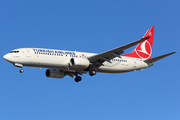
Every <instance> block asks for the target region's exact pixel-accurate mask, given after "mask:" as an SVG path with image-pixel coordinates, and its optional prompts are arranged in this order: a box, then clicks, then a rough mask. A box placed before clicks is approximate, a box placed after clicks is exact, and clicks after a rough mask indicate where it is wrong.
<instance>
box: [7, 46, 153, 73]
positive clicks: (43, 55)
mask: <svg viewBox="0 0 180 120" xmlns="http://www.w3.org/2000/svg"><path fill="white" fill-rule="evenodd" d="M13 51H15V52H13ZM13 51H12V52H11V53H8V54H6V55H5V56H4V58H5V59H6V60H7V61H9V62H11V63H13V64H14V65H15V66H18V65H22V66H30V67H42V68H54V69H61V70H72V71H79V72H82V73H86V72H88V71H84V69H79V68H72V67H69V61H70V59H71V58H88V57H90V56H93V55H96V54H95V53H86V52H76V51H65V50H54V49H43V48H20V49H16V50H13ZM16 51H17V52H16ZM150 66H152V63H145V62H144V60H142V59H137V58H131V57H123V56H120V57H116V58H114V59H112V60H111V61H110V62H106V61H105V62H104V63H103V65H102V66H101V67H99V68H98V69H97V72H104V73H123V72H130V71H135V70H142V69H144V68H147V67H150Z"/></svg>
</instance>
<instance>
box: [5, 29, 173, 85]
mask: <svg viewBox="0 0 180 120" xmlns="http://www.w3.org/2000/svg"><path fill="white" fill-rule="evenodd" d="M153 38H154V26H153V27H152V28H151V29H148V31H147V32H146V33H145V35H144V36H143V38H141V39H139V40H137V41H134V42H132V43H129V44H126V45H123V46H120V47H117V48H115V49H112V50H109V51H106V52H103V53H99V54H95V53H86V52H76V51H65V50H54V49H44V48H20V49H15V50H12V51H11V52H10V53H8V54H6V55H4V56H3V58H4V59H5V60H6V61H8V62H10V63H12V64H13V65H14V66H16V67H20V68H21V69H20V73H22V72H23V71H24V70H23V66H30V67H40V68H48V69H47V70H46V73H45V74H46V76H47V77H50V78H63V77H64V76H66V75H68V76H70V77H72V78H74V79H75V81H76V82H79V81H81V79H82V78H81V76H80V75H82V74H85V73H89V75H90V76H93V75H95V74H96V73H97V72H102V73H124V72H131V71H136V70H143V69H145V68H148V67H151V66H152V65H153V63H154V62H156V61H158V60H160V59H162V58H164V57H167V56H169V55H172V54H174V53H176V52H171V53H168V54H164V55H161V56H158V57H154V58H151V53H152V45H153ZM135 45H137V47H136V48H135V49H134V51H133V52H131V53H128V54H123V53H124V50H126V49H128V48H130V47H132V46H135Z"/></svg>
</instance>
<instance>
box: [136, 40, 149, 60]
mask: <svg viewBox="0 0 180 120" xmlns="http://www.w3.org/2000/svg"><path fill="white" fill-rule="evenodd" d="M135 52H136V54H137V55H138V56H139V57H140V58H142V59H148V58H150V57H151V45H150V43H149V42H148V41H147V40H146V41H144V42H142V43H140V44H139V45H138V46H137V48H136V50H135Z"/></svg>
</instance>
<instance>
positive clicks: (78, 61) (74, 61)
mask: <svg viewBox="0 0 180 120" xmlns="http://www.w3.org/2000/svg"><path fill="white" fill-rule="evenodd" d="M89 65H90V62H89V60H88V59H86V58H71V59H70V62H69V66H71V67H73V68H87V67H89Z"/></svg>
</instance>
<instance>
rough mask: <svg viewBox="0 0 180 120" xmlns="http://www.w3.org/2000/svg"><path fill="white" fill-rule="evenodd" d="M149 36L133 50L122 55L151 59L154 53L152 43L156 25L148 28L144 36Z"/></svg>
mask: <svg viewBox="0 0 180 120" xmlns="http://www.w3.org/2000/svg"><path fill="white" fill-rule="evenodd" d="M146 37H147V38H148V39H147V40H145V41H143V42H141V43H139V44H138V45H137V47H136V48H135V49H134V51H133V52H131V53H128V54H125V55H121V56H125V57H133V58H139V59H150V58H151V54H152V45H153V38H154V26H152V28H151V29H148V30H147V32H146V34H145V35H144V38H146Z"/></svg>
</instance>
